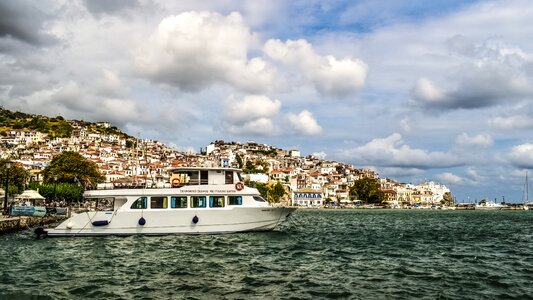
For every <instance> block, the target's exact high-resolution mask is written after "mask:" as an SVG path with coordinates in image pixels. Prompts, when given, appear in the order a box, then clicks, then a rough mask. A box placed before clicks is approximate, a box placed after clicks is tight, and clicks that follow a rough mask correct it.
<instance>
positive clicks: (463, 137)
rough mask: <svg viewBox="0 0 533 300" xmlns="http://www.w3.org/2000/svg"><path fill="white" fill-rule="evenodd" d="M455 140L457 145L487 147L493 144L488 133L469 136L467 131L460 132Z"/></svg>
mask: <svg viewBox="0 0 533 300" xmlns="http://www.w3.org/2000/svg"><path fill="white" fill-rule="evenodd" d="M455 142H456V143H457V144H458V145H459V146H463V147H468V146H475V147H488V146H491V145H492V144H493V142H494V141H493V140H492V137H491V136H490V135H489V134H486V133H485V134H478V135H474V136H470V135H469V134H468V133H462V134H460V135H459V136H458V137H457V138H456V139H455Z"/></svg>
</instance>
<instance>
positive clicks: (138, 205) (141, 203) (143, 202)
mask: <svg viewBox="0 0 533 300" xmlns="http://www.w3.org/2000/svg"><path fill="white" fill-rule="evenodd" d="M147 204H148V198H146V197H139V198H138V199H137V200H135V202H133V204H132V205H131V209H146V207H147Z"/></svg>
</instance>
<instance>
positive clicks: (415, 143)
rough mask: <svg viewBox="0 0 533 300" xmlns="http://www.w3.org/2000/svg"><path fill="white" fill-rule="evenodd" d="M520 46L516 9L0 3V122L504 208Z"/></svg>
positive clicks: (520, 147)
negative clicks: (283, 156) (236, 155)
mask: <svg viewBox="0 0 533 300" xmlns="http://www.w3.org/2000/svg"><path fill="white" fill-rule="evenodd" d="M531 37H533V5H531V2H530V1H527V0H523V1H522V0H516V1H515V0H505V1H459V0H436V1H423V0H420V1H414V0H396V1H376V0H372V1H369V0H366V1H340V0H339V1H313V0H302V1H299V0H295V1H276V0H268V1H239V0H235V1H230V0H223V1H163V0H161V1H158V0H137V1H134V0H98V1H97V0H86V1H81V0H80V1H60V0H57V1H52V0H43V1H22V0H19V1H1V2H0V105H2V106H3V107H5V108H7V109H11V110H19V111H23V112H28V113H37V114H44V115H48V116H56V115H62V116H64V117H66V118H68V119H85V120H89V121H110V122H111V123H113V124H114V125H116V126H118V127H120V128H121V129H123V130H125V131H126V132H128V133H130V134H132V135H136V136H140V137H141V138H153V139H157V140H160V141H162V142H165V143H167V144H169V145H172V146H174V147H176V148H178V149H181V150H185V149H194V150H198V149H199V148H200V147H205V146H206V145H208V144H209V143H210V142H212V141H214V140H218V139H223V140H226V141H240V142H245V141H248V140H254V141H256V142H259V143H266V144H270V145H273V146H276V147H279V148H284V149H293V148H296V149H300V150H301V152H302V154H303V155H309V154H313V155H317V156H321V157H324V158H326V159H329V160H336V161H342V162H346V163H349V164H353V165H354V166H356V167H370V168H373V169H375V170H377V171H378V172H379V173H380V175H381V176H382V177H390V178H393V179H396V180H398V181H401V182H406V183H409V182H410V183H418V182H420V181H423V180H435V181H439V182H441V183H444V184H446V185H448V186H449V187H450V188H451V189H452V192H453V194H454V196H456V197H457V200H458V201H468V199H470V200H471V201H472V200H475V199H478V200H479V199H482V198H488V199H491V200H493V199H494V198H497V199H498V201H501V200H502V197H504V196H505V200H506V201H508V202H509V201H514V202H521V201H522V191H523V187H524V181H525V179H524V177H525V172H526V170H531V169H533V63H532V62H533V39H532V38H531ZM531 175H533V174H531Z"/></svg>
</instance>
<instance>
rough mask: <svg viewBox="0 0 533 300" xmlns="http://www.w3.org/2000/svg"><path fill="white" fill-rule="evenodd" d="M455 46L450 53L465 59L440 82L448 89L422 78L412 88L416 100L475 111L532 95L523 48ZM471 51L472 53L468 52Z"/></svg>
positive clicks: (429, 105) (500, 44) (498, 44)
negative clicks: (474, 109) (457, 48)
mask: <svg viewBox="0 0 533 300" xmlns="http://www.w3.org/2000/svg"><path fill="white" fill-rule="evenodd" d="M454 47H456V46H454ZM454 47H451V50H450V51H451V52H452V53H457V54H460V55H462V57H460V58H459V59H457V62H456V64H455V65H450V66H449V67H448V70H447V72H448V74H447V76H445V78H443V79H441V80H440V81H441V82H443V83H442V84H444V82H445V83H446V85H447V88H441V87H439V86H438V85H439V84H438V83H435V82H434V81H433V80H430V79H426V78H421V79H419V81H418V83H417V84H416V86H415V87H414V89H413V92H412V96H413V98H414V99H415V100H416V101H418V102H419V103H421V104H422V105H424V106H425V107H427V108H437V109H457V108H466V109H473V108H481V107H489V106H494V105H498V104H502V103H503V104H506V103H508V102H510V101H514V102H516V101H519V100H522V99H523V98H524V97H528V96H533V88H531V86H532V84H533V78H532V77H531V74H530V71H529V69H530V65H531V61H530V60H529V59H528V58H527V57H526V55H524V52H523V51H522V49H520V48H518V47H515V46H511V45H507V44H504V43H503V42H499V41H493V40H486V41H484V42H483V43H480V44H475V45H474V44H472V45H470V47H466V46H465V45H464V44H463V45H461V47H460V49H459V50H457V51H455V49H454ZM470 48H471V49H473V50H472V51H470V50H468V51H467V50H465V49H470ZM471 52H472V53H471Z"/></svg>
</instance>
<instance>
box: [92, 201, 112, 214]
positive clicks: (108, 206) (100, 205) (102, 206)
mask: <svg viewBox="0 0 533 300" xmlns="http://www.w3.org/2000/svg"><path fill="white" fill-rule="evenodd" d="M95 206H96V207H95V210H97V211H113V198H103V199H96V204H95Z"/></svg>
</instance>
